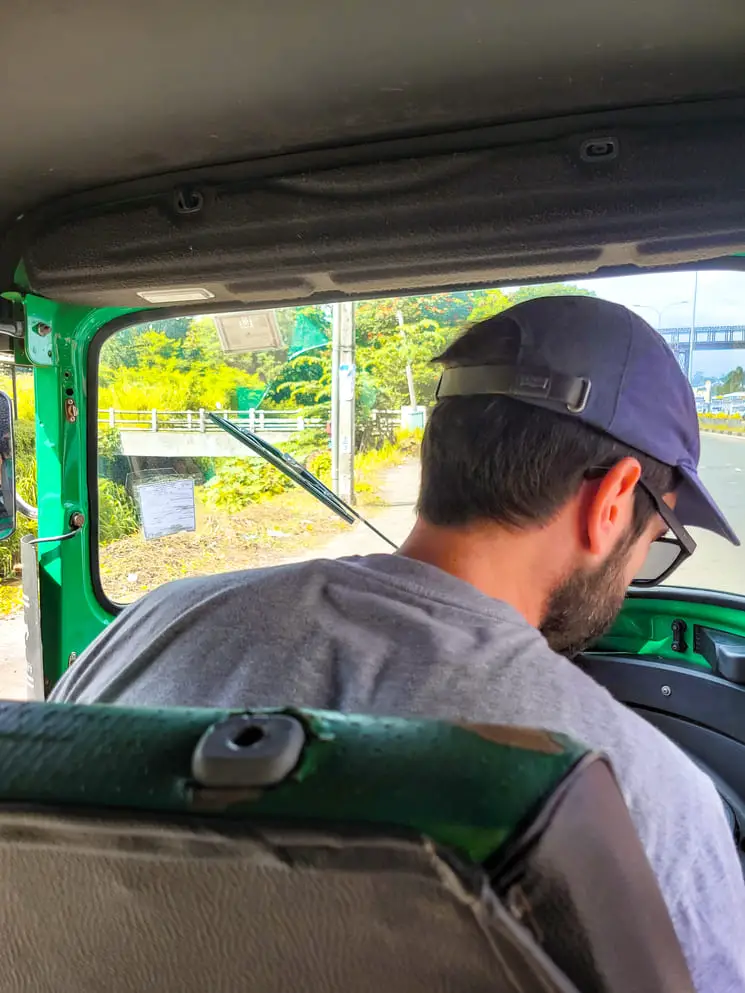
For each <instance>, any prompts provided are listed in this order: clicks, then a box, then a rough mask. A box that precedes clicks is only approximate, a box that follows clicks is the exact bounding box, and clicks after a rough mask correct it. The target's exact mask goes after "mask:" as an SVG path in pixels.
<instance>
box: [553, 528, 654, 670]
mask: <svg viewBox="0 0 745 993" xmlns="http://www.w3.org/2000/svg"><path fill="white" fill-rule="evenodd" d="M635 537H636V535H631V534H629V535H627V536H626V537H625V538H622V539H621V540H620V541H619V542H618V545H617V546H616V547H615V548H614V549H613V551H612V552H611V554H610V555H609V556H608V558H607V559H606V560H605V562H603V564H602V565H601V566H599V567H598V568H597V569H592V570H588V569H576V570H575V571H574V572H572V573H570V575H569V576H567V577H566V578H565V579H563V580H562V581H561V582H560V583H559V585H558V586H556V588H555V589H554V590H553V591H552V592H551V594H550V595H549V598H548V603H547V604H546V610H545V613H544V617H543V621H542V623H541V626H540V631H541V634H542V635H543V636H544V637H545V639H546V641H547V642H548V643H549V645H550V647H551V648H553V650H554V651H555V652H558V653H559V654H560V655H567V656H568V657H569V658H571V657H572V656H573V655H577V654H578V653H579V652H581V651H583V650H584V649H585V648H587V646H588V645H590V644H591V643H592V642H593V641H595V640H596V639H597V638H599V637H600V635H601V634H604V633H605V632H606V631H607V630H608V629H609V628H610V627H611V626H612V624H613V621H614V620H615V619H616V617H617V616H618V613H619V611H620V610H621V607H622V606H623V601H624V597H625V595H626V581H625V578H624V572H625V568H626V562H627V560H628V556H629V552H630V550H631V546H632V544H633V542H634V539H635Z"/></svg>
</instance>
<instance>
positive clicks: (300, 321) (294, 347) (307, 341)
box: [287, 313, 329, 361]
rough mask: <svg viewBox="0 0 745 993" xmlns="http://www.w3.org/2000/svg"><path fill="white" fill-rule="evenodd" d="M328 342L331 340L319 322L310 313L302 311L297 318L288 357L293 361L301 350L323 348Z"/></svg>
mask: <svg viewBox="0 0 745 993" xmlns="http://www.w3.org/2000/svg"><path fill="white" fill-rule="evenodd" d="M328 343H329V340H328V338H327V337H326V335H325V334H324V333H323V330H322V329H321V328H320V327H319V326H318V323H317V322H316V321H314V320H313V318H312V317H311V316H310V315H308V314H303V313H300V314H298V315H297V317H296V318H295V327H294V328H293V331H292V338H291V340H290V347H289V348H288V350H287V359H288V361H291V360H292V359H294V358H295V356H297V355H300V353H301V352H307V351H309V350H310V349H311V348H321V347H323V346H324V345H328Z"/></svg>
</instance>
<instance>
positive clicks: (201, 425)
mask: <svg viewBox="0 0 745 993" xmlns="http://www.w3.org/2000/svg"><path fill="white" fill-rule="evenodd" d="M199 430H200V431H206V430H207V422H206V420H205V417H204V407H200V408H199Z"/></svg>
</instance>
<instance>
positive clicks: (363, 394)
mask: <svg viewBox="0 0 745 993" xmlns="http://www.w3.org/2000/svg"><path fill="white" fill-rule="evenodd" d="M588 292H589V291H587V290H580V289H579V288H578V287H576V286H573V285H571V284H563V283H554V284H546V285H542V286H527V287H520V288H518V289H516V290H512V291H504V290H498V289H491V290H469V291H461V292H454V293H450V292H448V293H436V294H432V295H428V296H421V297H388V298H385V299H380V300H366V301H363V302H361V303H359V304H357V306H356V312H355V328H356V337H357V384H356V389H357V396H356V399H357V411H358V418H361V419H362V420H364V418H365V417H366V416H367V415H368V414H369V412H370V411H371V410H372V409H373V408H374V407H378V408H382V409H395V408H398V407H400V406H401V405H403V404H407V403H408V402H409V387H408V381H407V365H408V366H410V367H411V372H412V377H413V382H414V390H415V393H416V399H417V402H418V403H420V404H430V403H432V402H433V400H434V391H435V387H436V384H437V380H438V377H439V369H438V367H437V365H436V364H435V363H433V359H435V358H436V357H437V356H438V355H439V354H440V353H441V352H442V351H443V350H444V349H445V348H446V347H447V346H448V344H449V343H450V342H451V341H452V340H453V338H454V337H455V336H456V335H457V334H458V333H459V332H460V331H461V329H462V328H463V327H464V326H466V325H467V324H470V323H474V322H476V321H480V320H483V319H485V318H487V317H490V316H492V315H493V314H496V313H499V312H500V311H502V310H505V309H506V308H507V307H509V306H511V305H512V304H513V303H516V302H522V301H523V300H527V299H532V298H533V297H536V296H546V295H549V294H553V295H556V294H567V293H582V294H585V295H587V294H588ZM276 317H277V323H278V326H279V329H280V335H281V338H282V347H281V348H279V349H277V350H274V351H271V352H246V353H243V354H225V353H224V352H223V351H222V348H221V346H220V340H219V337H218V335H217V329H216V327H215V323H214V321H213V320H212V318H210V317H197V318H192V319H189V318H175V319H168V320H164V321H158V322H156V323H151V324H148V325H140V326H138V327H133V328H128V329H126V330H124V331H119V332H117V333H116V334H115V335H113V336H112V337H111V338H110V339H109V340H108V341H107V342H106V344H105V345H104V348H103V351H102V358H101V367H100V372H99V390H100V394H99V407H101V408H104V409H105V408H110V407H113V408H115V409H119V410H134V411H146V410H151V409H152V408H158V409H161V410H163V409H170V410H198V409H199V408H200V407H204V408H208V409H214V408H216V407H218V405H219V406H221V407H223V408H225V409H235V407H236V404H237V400H236V398H237V395H238V394H237V391H238V389H239V388H240V387H247V388H249V389H254V390H259V389H261V390H262V392H263V390H264V388H266V392H265V394H264V398H263V400H262V405H263V406H264V407H265V408H268V409H278V410H282V409H285V410H297V409H298V408H309V407H312V408H315V409H316V410H321V411H324V410H328V408H329V406H330V402H331V347H330V345H331V323H332V309H331V307H329V306H327V305H321V306H315V307H313V306H306V307H297V308H291V309H290V308H287V309H283V310H279V311H277V314H276Z"/></svg>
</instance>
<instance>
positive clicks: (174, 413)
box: [98, 407, 326, 434]
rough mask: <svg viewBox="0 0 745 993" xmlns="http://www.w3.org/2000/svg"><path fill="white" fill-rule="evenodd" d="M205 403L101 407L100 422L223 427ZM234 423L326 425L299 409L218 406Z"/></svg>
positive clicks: (129, 426) (282, 427) (146, 427)
mask: <svg viewBox="0 0 745 993" xmlns="http://www.w3.org/2000/svg"><path fill="white" fill-rule="evenodd" d="M209 413H210V411H208V410H206V409H205V408H204V407H200V408H199V410H115V409H114V408H113V407H112V408H110V409H108V410H99V413H98V423H99V424H100V425H102V426H104V425H105V426H107V427H110V428H118V430H119V431H198V432H206V431H220V430H221V428H220V427H219V425H217V424H215V423H214V421H212V420H211V418H210V417H209V416H208V414H209ZM213 413H215V414H219V415H220V416H221V417H224V418H225V419H226V420H228V421H230V422H231V424H236V425H238V426H240V427H244V428H248V429H249V431H255V432H258V433H259V434H261V433H263V432H272V431H276V432H284V433H285V434H286V433H287V432H293V433H294V432H297V431H304V430H305V429H306V428H315V429H319V428H323V427H324V426H325V424H326V420H325V419H324V418H323V417H318V416H313V415H310V416H309V415H308V413H307V411H302V410H297V411H288V410H268V411H265V410H215V411H213Z"/></svg>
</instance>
